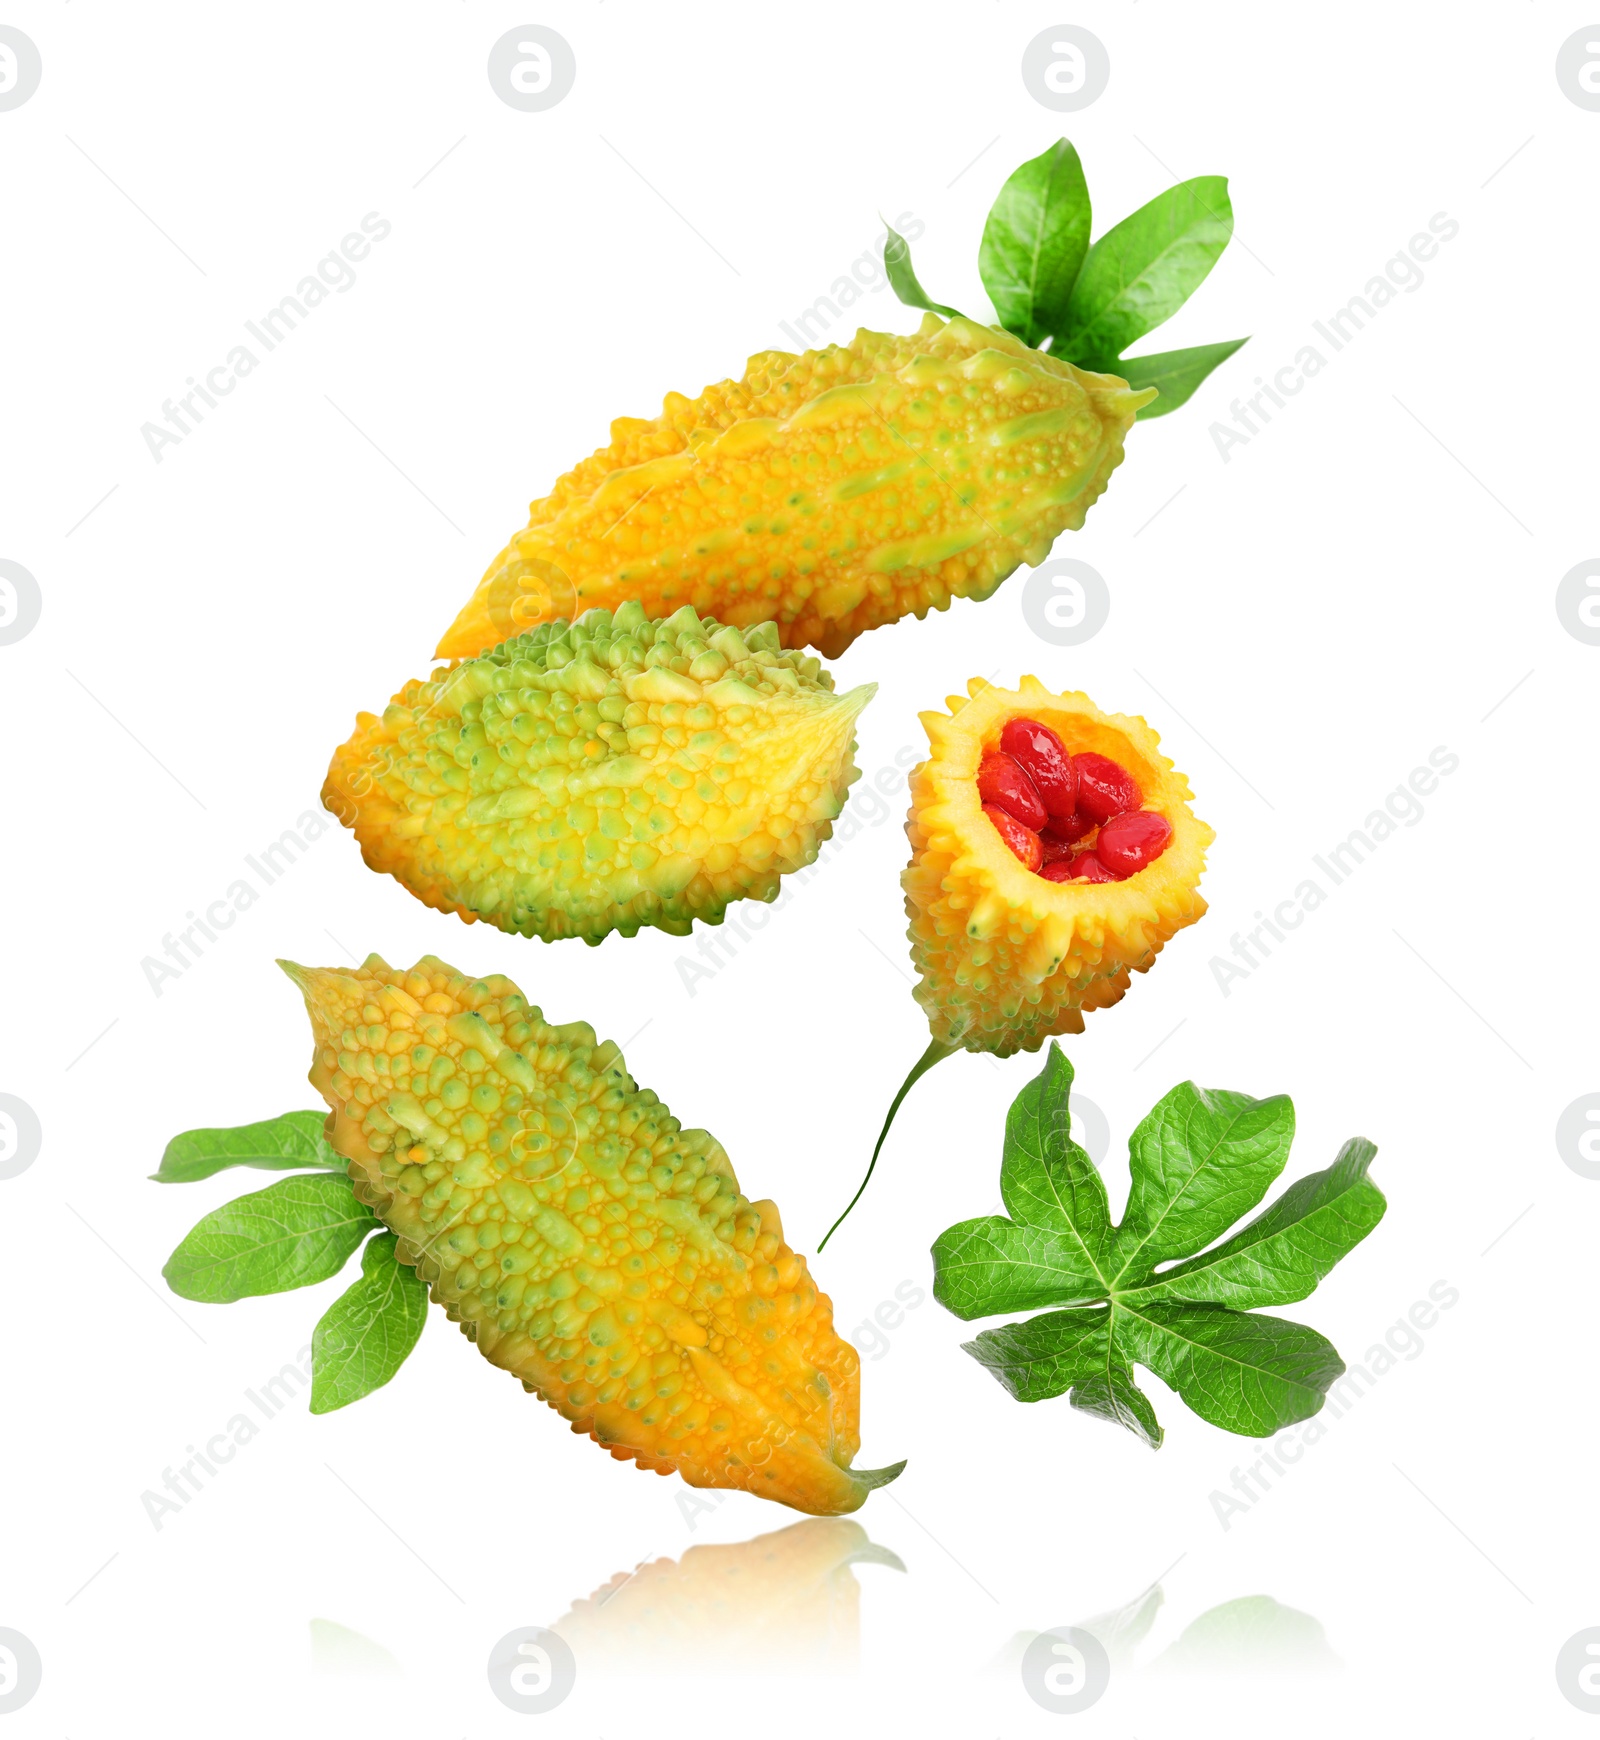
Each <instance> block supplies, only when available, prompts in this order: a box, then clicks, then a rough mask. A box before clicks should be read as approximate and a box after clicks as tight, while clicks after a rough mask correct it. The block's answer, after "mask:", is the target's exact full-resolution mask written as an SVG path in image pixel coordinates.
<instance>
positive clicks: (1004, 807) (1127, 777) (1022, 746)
mask: <svg viewBox="0 0 1600 1740" xmlns="http://www.w3.org/2000/svg"><path fill="white" fill-rule="evenodd" d="M978 795H979V796H980V797H981V798H982V799H983V813H984V814H985V815H986V816H987V817H988V818H989V820H990V821H991V822H993V824H994V826H995V830H996V831H997V832H998V834H999V835H1000V838H1001V839H1002V840H1004V841H1005V843H1006V844H1007V845H1008V846H1009V847H1010V848H1011V850H1012V851H1013V852H1014V853H1015V854H1016V856H1017V857H1018V859H1019V860H1020V861H1021V863H1022V865H1023V867H1024V868H1025V869H1028V870H1032V871H1035V872H1036V873H1037V874H1038V875H1040V876H1042V877H1044V879H1045V880H1046V881H1047V882H1124V881H1126V880H1127V878H1128V877H1130V876H1132V875H1135V874H1136V873H1137V872H1138V871H1140V870H1143V869H1144V867H1145V866H1146V865H1147V864H1153V863H1154V862H1155V860H1156V859H1157V858H1159V857H1160V856H1161V854H1162V853H1163V852H1164V851H1166V849H1167V844H1168V842H1169V841H1170V840H1171V839H1172V824H1171V823H1170V822H1169V821H1168V820H1167V818H1166V817H1165V816H1163V815H1160V814H1159V813H1158V812H1156V811H1155V810H1147V809H1142V808H1141V807H1140V806H1141V805H1142V804H1143V802H1144V794H1143V793H1142V792H1141V791H1140V790H1139V785H1138V782H1137V781H1136V780H1135V779H1134V777H1133V775H1132V774H1130V773H1129V772H1128V770H1127V769H1126V768H1125V767H1122V766H1121V765H1119V764H1118V763H1117V762H1115V761H1112V760H1111V759H1110V758H1109V757H1108V756H1104V755H1095V754H1093V753H1085V754H1083V755H1069V754H1068V753H1067V750H1066V745H1065V744H1063V743H1062V741H1061V739H1060V738H1059V737H1057V736H1056V734H1055V732H1054V731H1052V730H1051V729H1050V727H1049V726H1048V725H1041V724H1040V723H1039V722H1038V720H1036V719H1012V720H1011V721H1009V723H1008V724H1007V725H1006V728H1005V729H1004V730H1003V731H1002V732H1001V733H1000V747H999V749H998V750H996V751H995V752H994V753H993V754H992V755H986V756H984V758H983V762H982V765H981V766H980V767H979V769H978ZM1091 835H1093V836H1094V837H1093V838H1092V839H1091V838H1090V836H1091ZM1083 841H1088V844H1087V845H1086V846H1083V849H1082V850H1074V848H1075V847H1077V846H1079V845H1080V843H1081V842H1083Z"/></svg>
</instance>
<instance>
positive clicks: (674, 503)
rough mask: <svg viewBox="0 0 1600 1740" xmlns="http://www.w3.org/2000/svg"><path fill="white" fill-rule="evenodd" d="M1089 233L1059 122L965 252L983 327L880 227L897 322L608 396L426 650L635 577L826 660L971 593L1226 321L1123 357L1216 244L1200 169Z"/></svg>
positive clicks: (1075, 508)
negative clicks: (677, 384) (987, 313)
mask: <svg viewBox="0 0 1600 1740" xmlns="http://www.w3.org/2000/svg"><path fill="white" fill-rule="evenodd" d="M1090 230H1091V208H1090V200H1089V190H1088V186H1087V184H1086V182H1085V180H1084V174H1083V166H1082V164H1081V163H1080V162H1079V160H1078V154H1077V152H1076V151H1075V150H1074V149H1073V148H1072V145H1071V143H1070V142H1069V141H1067V140H1065V139H1061V140H1057V141H1056V143H1055V144H1054V145H1052V146H1050V147H1049V148H1048V149H1047V150H1046V151H1044V152H1043V153H1041V154H1040V155H1039V156H1038V157H1035V158H1032V159H1030V160H1029V161H1028V162H1026V163H1024V164H1022V165H1021V166H1020V167H1019V168H1017V169H1016V170H1015V171H1013V173H1012V174H1011V175H1010V176H1009V177H1008V178H1007V180H1006V183H1005V185H1004V186H1003V187H1002V188H1001V190H1000V194H999V197H998V198H997V199H996V200H995V203H994V206H993V207H992V209H991V210H990V212H989V216H988V219H987V221H986V223H985V225H984V232H983V242H982V246H981V247H980V249H979V253H978V272H979V276H980V277H981V279H982V281H983V285H984V288H985V290H986V291H987V292H988V294H989V298H990V300H991V302H992V303H993V304H994V309H995V314H996V317H997V318H996V324H995V325H992V326H988V325H984V324H981V323H980V322H977V321H973V320H969V319H967V318H966V317H965V316H963V315H961V314H960V313H959V312H958V311H957V310H956V309H954V308H951V307H948V306H947V305H945V304H944V303H940V302H933V301H930V300H929V298H928V296H927V294H926V292H925V291H924V290H923V288H922V286H921V284H920V283H918V281H917V277H916V274H915V272H914V271H913V270H912V266H911V256H910V251H909V249H908V247H907V245H906V241H905V239H904V238H903V237H901V236H898V235H896V234H895V232H894V231H893V230H888V231H887V233H886V235H885V238H884V250H883V270H884V274H885V277H886V278H887V281H888V283H889V285H890V287H891V288H892V289H893V290H894V293H895V295H896V296H897V297H898V298H899V299H900V301H902V302H904V303H906V304H908V305H909V306H911V307H913V308H919V309H926V310H928V314H927V317H926V318H925V319H924V321H923V323H922V326H921V329H920V330H919V331H918V332H916V333H915V334H913V335H912V336H911V337H909V338H899V337H895V336H893V335H891V334H886V333H881V332H867V331H861V332H858V333H857V334H856V336H855V338H854V339H853V340H852V341H851V342H850V343H849V344H847V345H830V346H828V347H827V348H826V349H823V350H816V351H806V352H805V353H804V354H803V355H800V356H794V355H791V354H789V353H788V352H786V351H762V352H760V353H758V354H757V355H755V356H753V357H751V358H750V360H749V362H748V363H747V365H746V367H745V373H744V376H743V378H742V379H740V380H737V381H722V382H720V383H719V384H718V385H716V386H712V387H707V388H706V390H705V391H704V392H703V393H702V394H701V395H700V396H699V398H698V399H693V400H690V399H687V398H684V397H683V396H682V395H681V394H679V393H670V394H668V396H667V399H666V402H665V404H664V405H663V407H662V412H661V415H660V416H659V417H656V418H653V419H640V418H634V417H623V418H619V419H618V420H617V421H616V422H614V423H613V424H612V425H611V445H610V446H609V447H606V448H602V449H601V450H600V451H599V452H597V453H594V454H593V455H591V456H590V457H589V458H588V459H585V460H583V461H582V462H581V463H580V464H578V465H576V466H574V468H573V469H572V470H571V471H569V472H568V473H567V474H566V475H565V476H564V477H562V478H561V479H560V480H559V481H558V482H557V484H556V485H555V487H554V488H553V489H552V490H551V492H550V494H549V495H547V496H545V497H544V498H543V499H542V500H540V501H536V502H534V503H533V505H532V506H531V507H530V508H529V510H528V523H527V525H526V526H525V527H524V528H523V530H522V531H520V532H518V533H517V534H516V536H515V537H513V538H512V540H511V542H510V543H509V544H508V545H507V546H506V548H505V549H504V550H502V551H501V553H500V554H499V555H498V556H497V557H496V558H495V559H494V561H493V562H492V563H490V565H489V568H488V571H487V572H486V573H485V575H484V576H483V579H482V581H481V582H480V583H479V586H478V589H477V591H476V592H475V593H474V595H473V597H472V598H471V600H470V601H469V602H468V604H467V605H466V607H465V608H464V609H463V610H462V611H461V613H460V614H459V615H458V616H457V618H456V620H455V622H454V623H453V624H452V625H451V627H450V629H449V630H448V632H447V633H446V634H445V637H444V639H443V641H442V642H441V643H440V647H439V652H440V655H441V656H442V657H450V658H458V657H468V656H470V655H471V654H473V653H476V652H481V651H482V650H483V649H484V648H485V647H488V646H493V645H494V644H495V643H496V642H498V641H501V640H504V639H505V637H506V636H507V635H508V634H513V633H516V632H517V631H518V630H520V629H524V628H528V627H531V626H533V625H534V624H536V623H539V622H543V621H547V620H549V619H550V618H552V617H556V616H569V615H574V614H576V613H577V612H578V611H579V610H582V609H584V608H585V607H587V606H589V605H597V604H598V605H604V606H613V607H614V606H615V605H617V604H618V603H620V602H621V601H623V600H624V599H629V598H638V599H640V600H641V601H642V602H643V603H644V605H645V607H646V608H647V609H648V610H650V611H651V612H652V613H665V612H668V611H671V610H675V609H677V608H678V607H679V606H680V605H683V604H691V605H693V606H694V608H695V609H696V610H699V611H701V612H703V613H705V614H707V615H711V616H715V617H717V618H718V619H719V620H720V621H722V622H731V623H734V624H736V625H739V626H745V625H747V624H749V623H752V622H764V621H774V622H776V623H777V624H778V628H779V632H780V633H781V634H782V637H783V644H784V645H785V646H814V647H817V648H818V649H820V650H821V651H822V652H823V653H825V654H827V655H828V656H829V657H830V658H831V657H834V656H836V655H837V654H839V653H841V652H843V651H844V649H845V648H846V647H847V646H849V645H850V643H851V641H853V640H854V639H855V637H856V636H857V635H858V634H860V633H861V632H862V631H863V630H864V629H868V628H875V627H877V626H878V625H879V624H881V623H887V622H894V621H896V620H898V619H899V618H900V617H902V616H906V615H915V616H919V617H920V616H922V615H924V614H925V613H926V612H927V611H929V610H943V609H945V608H946V607H947V606H948V605H949V603H950V601H951V599H953V598H986V597H988V595H989V594H990V593H991V592H993V591H994V589H995V588H996V587H997V586H998V585H999V584H1000V582H1001V581H1002V580H1004V579H1005V578H1006V576H1007V575H1008V574H1010V573H1011V572H1012V571H1013V570H1014V569H1015V568H1017V567H1018V566H1019V565H1020V564H1022V563H1028V564H1035V563H1038V562H1039V561H1041V560H1042V559H1043V558H1044V556H1045V554H1046V553H1047V552H1048V550H1049V548H1050V545H1051V544H1052V542H1054V540H1055V539H1056V537H1057V536H1059V534H1060V533H1061V532H1063V531H1065V530H1066V529H1068V528H1069V527H1071V528H1073V529H1076V528H1078V527H1080V526H1081V525H1082V524H1083V519H1084V515H1085V514H1086V513H1087V512H1088V511H1089V509H1090V507H1091V506H1093V504H1094V502H1095V500H1096V499H1097V498H1098V496H1099V495H1100V493H1101V492H1102V491H1103V490H1104V489H1105V487H1106V482H1107V480H1108V479H1109V477H1110V475H1111V473H1112V471H1113V470H1114V469H1115V468H1116V466H1117V465H1118V464H1119V463H1120V461H1121V459H1122V444H1123V438H1124V436H1125V435H1126V434H1127V432H1128V428H1129V426H1130V425H1131V423H1132V422H1133V420H1134V418H1135V417H1136V416H1138V417H1150V416H1159V415H1161V414H1162V413H1163V412H1165V411H1168V410H1172V409H1174V408H1175V407H1176V406H1179V405H1181V404H1183V403H1184V402H1185V401H1186V400H1187V399H1188V398H1189V396H1190V395H1191V394H1192V393H1193V392H1194V391H1195V389H1196V388H1197V387H1198V386H1199V385H1200V383H1201V382H1202V381H1203V380H1204V379H1205V378H1206V376H1207V375H1208V374H1210V372H1211V371H1212V370H1213V369H1214V368H1216V367H1217V366H1218V365H1219V364H1220V363H1222V362H1224V361H1225V360H1226V359H1227V358H1228V357H1229V356H1231V355H1232V354H1233V353H1234V352H1235V351H1236V350H1237V349H1238V348H1239V346H1240V344H1242V343H1243V342H1244V341H1243V340H1242V339H1234V340H1229V341H1227V342H1225V343H1222V344H1211V345H1199V346H1194V347H1190V348H1188V349H1185V350H1177V351H1163V352H1159V353H1156V354H1143V355H1130V354H1128V347H1129V346H1130V345H1134V344H1137V343H1138V342H1139V341H1140V340H1141V339H1142V338H1143V337H1144V335H1145V334H1146V333H1148V332H1150V331H1152V330H1153V329H1154V328H1155V327H1157V326H1159V325H1160V324H1161V323H1162V322H1163V321H1165V320H1167V319H1169V318H1170V317H1171V316H1172V315H1173V314H1174V313H1176V312H1177V310H1178V309H1179V308H1180V307H1181V306H1182V305H1183V303H1184V302H1185V300H1186V299H1187V298H1188V297H1189V295H1190V294H1191V293H1192V292H1193V291H1194V290H1195V289H1196V288H1197V287H1198V286H1199V285H1200V283H1201V282H1202V281H1203V280H1204V279H1205V277H1206V275H1207V274H1208V273H1209V272H1210V270H1211V268H1212V266H1213V265H1214V264H1215V263H1216V261H1217V259H1218V257H1219V256H1220V255H1221V253H1222V251H1223V249H1224V248H1225V247H1226V246H1227V243H1228V239H1229V237H1230V236H1231V234H1232V232H1233V210H1232V207H1231V205H1230V204H1229V200H1228V187H1227V182H1226V181H1225V180H1224V179H1223V178H1222V177H1221V176H1198V177H1196V178H1194V179H1193V180H1190V181H1184V182H1180V183H1179V184H1178V185H1177V186H1175V187H1171V188H1169V189H1167V191H1166V192H1165V193H1162V194H1159V195H1158V196H1157V197H1156V198H1155V199H1153V200H1151V201H1150V202H1149V203H1148V204H1146V205H1144V206H1141V207H1140V208H1139V210H1137V211H1135V212H1133V213H1131V214H1130V215H1129V216H1128V217H1127V218H1125V219H1123V221H1122V222H1121V223H1119V224H1115V225H1113V226H1112V228H1111V229H1109V230H1107V231H1106V232H1105V234H1104V235H1102V236H1101V237H1100V239H1099V240H1098V241H1096V242H1095V243H1094V244H1093V245H1092V246H1091V245H1090V239H1089V238H1090ZM941 316H947V317H948V319H944V318H941ZM1047 347H1048V348H1047Z"/></svg>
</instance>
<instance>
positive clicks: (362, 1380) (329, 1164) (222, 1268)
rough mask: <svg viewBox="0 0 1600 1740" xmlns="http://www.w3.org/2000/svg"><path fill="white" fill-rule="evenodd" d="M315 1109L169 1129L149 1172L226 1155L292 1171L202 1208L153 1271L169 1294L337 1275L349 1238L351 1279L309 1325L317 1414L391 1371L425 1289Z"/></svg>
mask: <svg viewBox="0 0 1600 1740" xmlns="http://www.w3.org/2000/svg"><path fill="white" fill-rule="evenodd" d="M325 1121H326V1120H325V1118H324V1116H323V1114H322V1113H321V1112H285V1113H284V1114H283V1116H282V1117H279V1118H269V1119H267V1120H265V1121H264V1122H262V1123H257V1124H243V1125H240V1126H238V1127H236V1128H234V1129H228V1130H188V1131H185V1132H184V1134H183V1135H181V1136H174V1137H173V1139H172V1140H171V1141H170V1142H169V1143H168V1144H167V1149H166V1152H165V1153H164V1154H163V1155H162V1157H161V1166H160V1168H159V1170H158V1171H156V1172H155V1173H153V1174H152V1176H153V1177H154V1178H155V1180H156V1182H157V1183H158V1184H190V1183H193V1182H195V1181H196V1180H198V1179H202V1178H210V1177H212V1176H213V1175H214V1174H215V1173H218V1172H221V1171H223V1170H224V1169H225V1168H227V1167H230V1166H254V1167H257V1168H259V1169H261V1170H263V1171H273V1172H284V1171H291V1170H295V1169H299V1168H309V1170H305V1171H297V1172H296V1176H294V1177H291V1178H283V1179H280V1180H279V1181H278V1182H277V1183H276V1184H270V1185H268V1186H267V1188H266V1189H265V1190H258V1191H255V1192H253V1193H252V1194H251V1195H249V1196H240V1197H236V1198H235V1199H234V1200H233V1201H232V1202H225V1203H224V1204H223V1205H222V1207H221V1208H217V1209H213V1210H212V1212H211V1213H210V1214H208V1215H206V1216H204V1217H203V1218H202V1219H201V1220H199V1221H198V1222H196V1224H195V1225H194V1226H193V1227H192V1228H191V1229H190V1230H189V1233H188V1235H187V1237H186V1238H185V1239H184V1240H183V1242H182V1243H181V1244H180V1245H179V1246H178V1248H177V1249H176V1250H175V1251H174V1252H173V1253H172V1255H171V1256H170V1257H169V1258H168V1259H167V1265H166V1267H165V1268H164V1269H163V1270H162V1271H161V1272H162V1274H163V1275H164V1276H165V1278H166V1282H167V1285H168V1286H169V1287H171V1289H172V1290H173V1292H174V1293H176V1294H178V1295H179V1297H180V1298H184V1299H196V1300H199V1301H201V1302H202V1303H205V1304H208V1305H221V1304H231V1303H232V1302H233V1301H234V1300H236V1299H249V1298H255V1297H258V1296H259V1295H261V1294H263V1293H287V1292H289V1291H290V1290H291V1289H292V1288H295V1287H310V1286H313V1285H314V1284H315V1283H316V1282H318V1281H326V1280H329V1279H331V1278H332V1277H333V1276H334V1275H337V1274H338V1273H339V1271H340V1270H341V1269H342V1268H343V1267H344V1266H345V1264H346V1263H347V1262H348V1261H349V1260H350V1258H351V1256H352V1255H353V1254H354V1253H355V1251H356V1249H357V1247H358V1246H361V1245H363V1244H365V1247H366V1248H365V1249H364V1250H363V1251H362V1252H361V1279H360V1280H358V1281H356V1282H355V1283H354V1284H353V1285H352V1286H350V1287H349V1288H347V1289H346V1290H345V1291H344V1292H343V1293H341V1294H340V1295H339V1297H338V1298H337V1299H335V1300H334V1302H333V1303H332V1304H331V1305H330V1306H329V1307H328V1309H327V1310H326V1311H325V1312H324V1313H323V1314H322V1317H321V1319H320V1321H319V1322H318V1324H317V1326H316V1328H315V1330H314V1331H313V1332H312V1336H311V1358H312V1376H311V1411H312V1413H314V1414H326V1413H330V1412H332V1410H333V1409H335V1408H342V1407H345V1406H346V1405H347V1404H348V1403H350V1402H355V1401H359V1400H360V1399H361V1398H362V1397H363V1396H366V1395H370V1394H371V1393H372V1392H373V1391H374V1390H376V1389H380V1388H382V1386H383V1385H384V1384H386V1383H388V1381H389V1380H390V1378H392V1377H393V1376H394V1374H395V1373H396V1372H397V1371H398V1370H399V1369H400V1367H401V1365H402V1363H403V1362H404V1361H405V1359H406V1356H407V1355H408V1354H409V1353H410V1352H411V1350H412V1348H414V1347H415V1346H416V1344H417V1339H418V1337H419V1336H420V1335H421V1334H422V1327H423V1324H424V1323H425V1322H426V1321H427V1316H428V1289H427V1288H426V1287H425V1286H424V1285H423V1283H422V1282H421V1281H420V1280H418V1278H417V1274H416V1271H415V1270H414V1269H412V1268H411V1267H409V1266H408V1265H407V1264H405V1263H402V1262H401V1261H400V1260H399V1258H398V1255H397V1247H398V1240H397V1239H396V1238H395V1236H394V1234H393V1233H391V1232H387V1231H385V1230H384V1226H383V1223H382V1221H380V1220H379V1219H378V1217H377V1216H376V1215H375V1214H373V1213H372V1211H371V1210H370V1209H368V1208H366V1207H364V1206H363V1205H362V1204H361V1203H360V1202H358V1201H357V1200H356V1194H355V1190H354V1188H353V1186H352V1185H351V1183H350V1180H349V1178H348V1177H347V1176H346V1175H345V1163H344V1161H343V1159H342V1158H341V1157H340V1156H339V1155H338V1154H337V1153H335V1151H334V1150H333V1148H332V1147H331V1146H329V1143H328V1140H327V1137H326V1136H325V1135H324V1134H323V1124H324V1123H325Z"/></svg>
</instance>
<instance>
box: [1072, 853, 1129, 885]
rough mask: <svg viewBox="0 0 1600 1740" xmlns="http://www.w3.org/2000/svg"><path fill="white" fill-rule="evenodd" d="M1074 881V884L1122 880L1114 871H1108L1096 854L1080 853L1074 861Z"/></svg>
mask: <svg viewBox="0 0 1600 1740" xmlns="http://www.w3.org/2000/svg"><path fill="white" fill-rule="evenodd" d="M1072 879H1073V881H1074V882H1120V881H1121V880H1122V879H1121V877H1119V876H1118V875H1117V873H1116V872H1115V871H1114V870H1108V869H1107V868H1106V866H1105V865H1104V864H1102V863H1101V862H1100V859H1099V856H1098V854H1097V853H1095V852H1080V853H1079V854H1078V855H1077V857H1076V858H1074V859H1073V860H1072Z"/></svg>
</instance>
